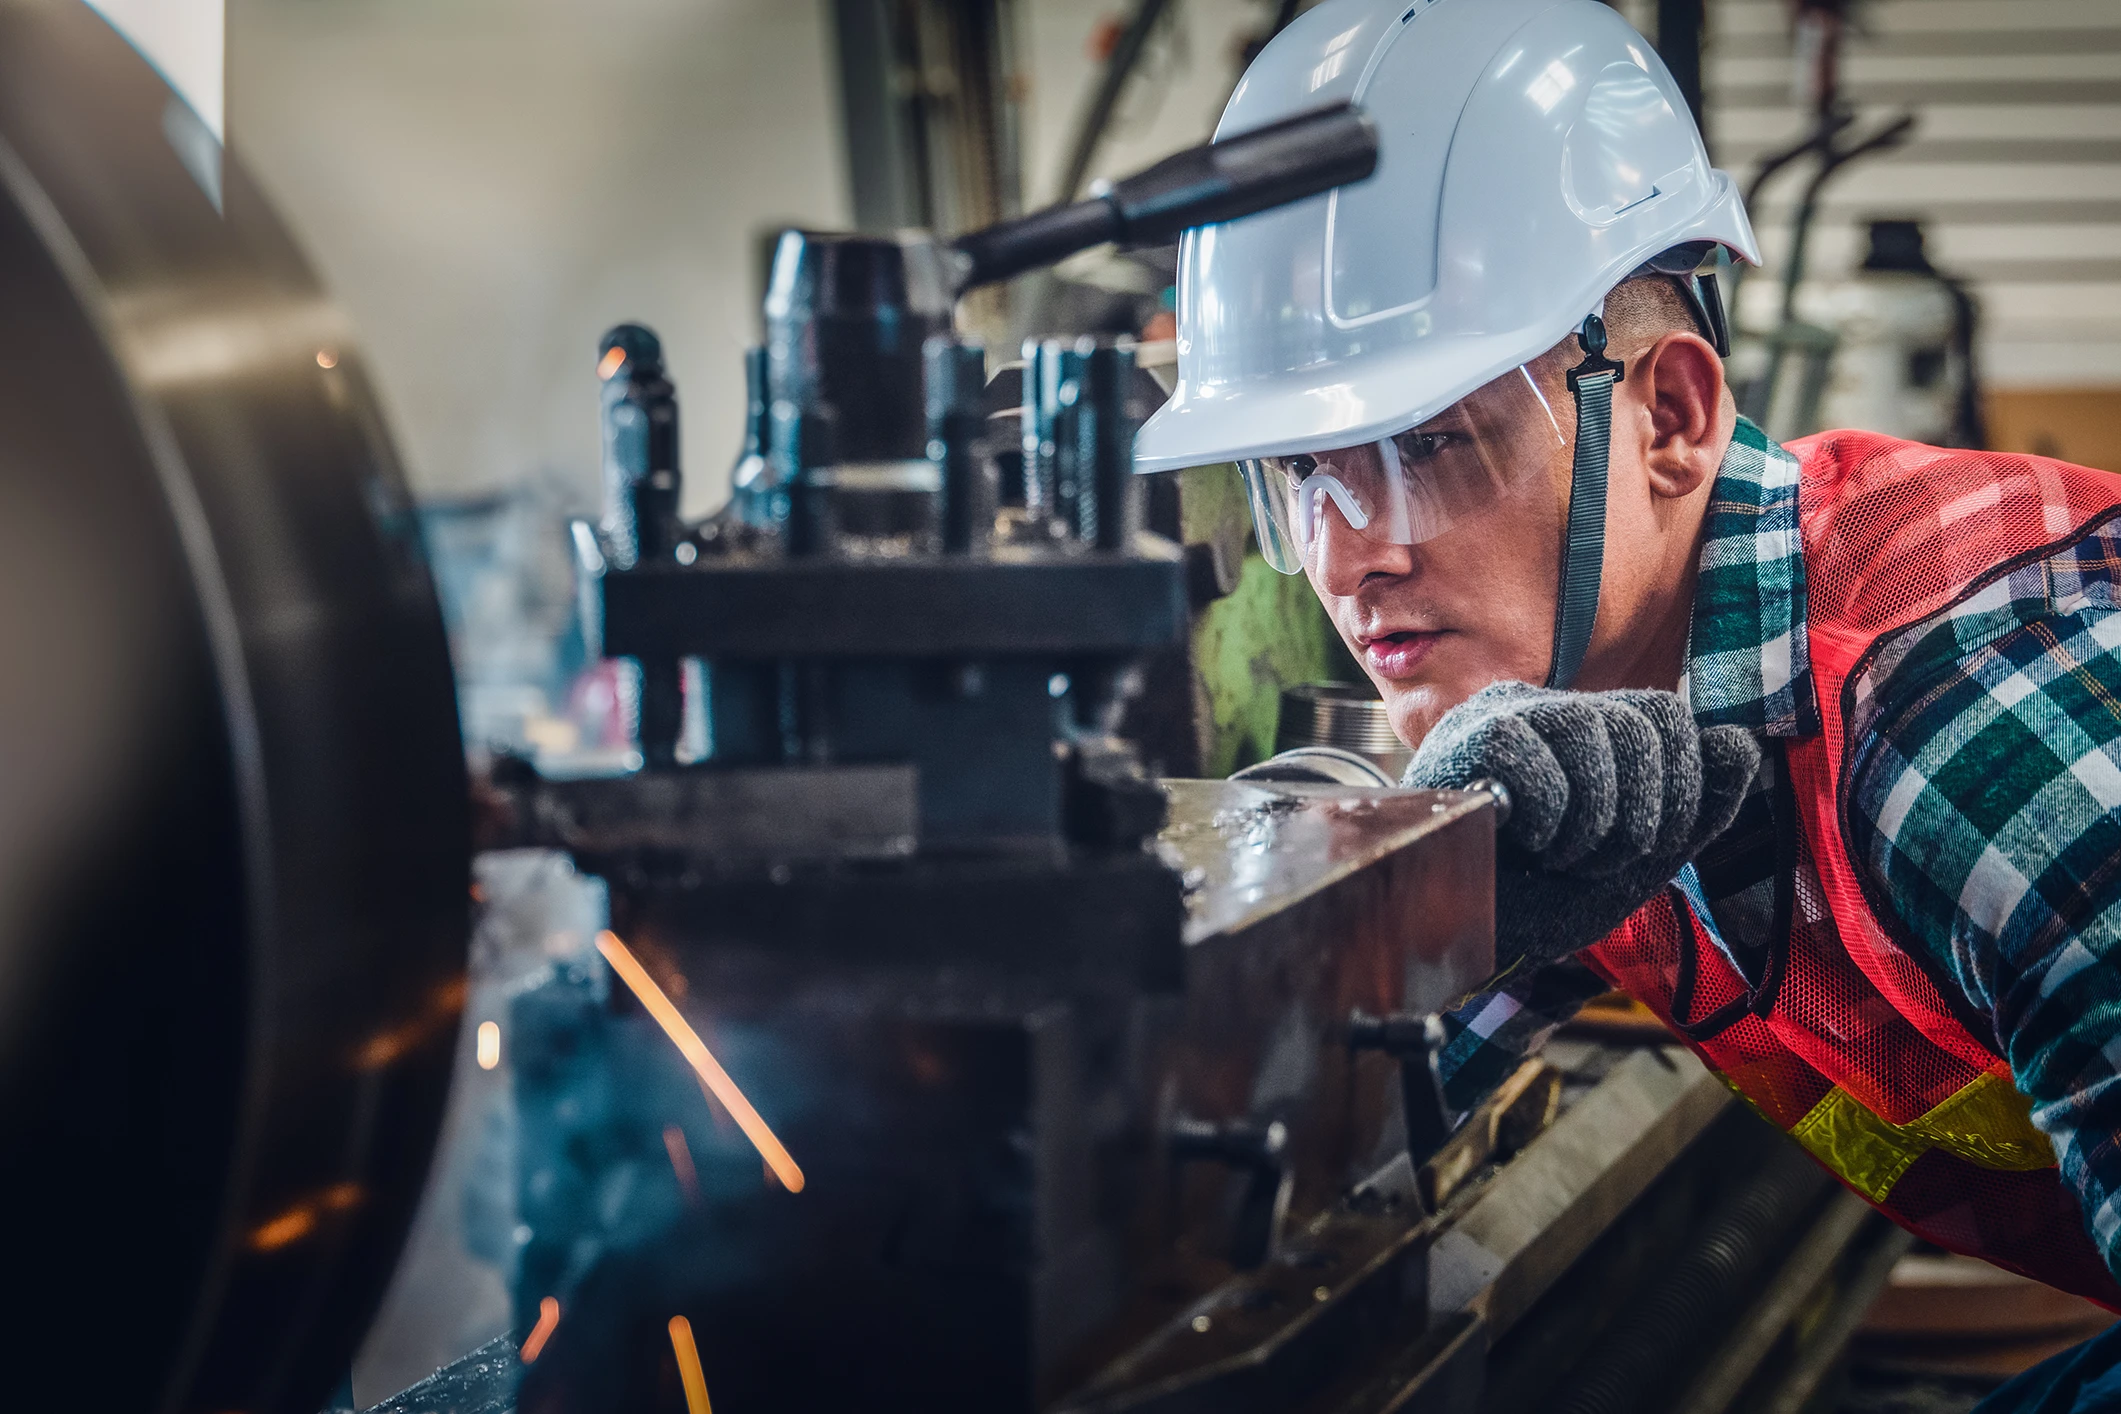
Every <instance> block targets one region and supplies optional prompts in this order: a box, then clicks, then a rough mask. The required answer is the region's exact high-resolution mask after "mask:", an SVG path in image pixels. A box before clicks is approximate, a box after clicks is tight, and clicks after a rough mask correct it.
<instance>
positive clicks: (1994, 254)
mask: <svg viewBox="0 0 2121 1414" xmlns="http://www.w3.org/2000/svg"><path fill="white" fill-rule="evenodd" d="M1624 8H1625V9H1627V10H1628V11H1629V12H1630V18H1636V19H1637V22H1638V23H1643V22H1644V21H1643V19H1641V18H1638V17H1637V15H1636V14H1635V13H1634V12H1635V11H1639V10H1643V9H1648V8H1653V7H1650V6H1648V5H1647V4H1645V3H1644V0H1632V3H1631V4H1629V5H1628V6H1625V7H1624ZM1708 20H1709V49H1708V66H1707V87H1708V114H1707V126H1708V138H1709V143H1710V148H1711V151H1712V152H1713V153H1714V154H1715V158H1716V161H1717V163H1718V165H1720V166H1723V167H1726V168H1728V169H1729V170H1731V171H1732V172H1733V173H1735V174H1737V176H1738V177H1739V179H1740V181H1745V180H1748V179H1749V178H1750V177H1751V174H1752V173H1753V171H1754V170H1755V169H1756V167H1757V165H1758V162H1759V159H1760V157H1761V156H1762V155H1763V154H1765V153H1768V152H1772V151H1774V150H1776V149H1778V148H1780V147H1783V146H1784V145H1786V144H1788V143H1789V142H1792V141H1794V140H1795V139H1796V138H1797V137H1798V136H1799V135H1800V134H1801V133H1802V132H1803V131H1804V130H1805V128H1806V126H1807V124H1808V118H1807V115H1806V114H1805V113H1804V112H1803V110H1802V109H1801V108H1800V107H1799V106H1798V105H1797V104H1796V103H1795V102H1794V101H1793V99H1792V84H1791V77H1792V64H1791V57H1790V50H1791V40H1790V19H1789V6H1788V4H1787V3H1786V0H1708ZM1855 26H1856V27H1855V30H1854V32H1852V33H1851V34H1850V36H1849V38H1848V44H1847V50H1846V55H1845V63H1844V66H1843V71H1842V87H1843V89H1844V91H1845V92H1846V93H1847V94H1848V95H1849V97H1850V98H1852V99H1853V100H1854V101H1855V103H1856V105H1857V109H1858V113H1859V119H1858V129H1857V130H1858V131H1869V130H1870V129H1871V128H1872V127H1874V126H1876V125H1879V124H1880V123H1882V121H1883V120H1885V119H1887V118H1890V117H1892V116H1894V115H1896V114H1898V113H1900V112H1901V111H1903V110H1912V111H1913V112H1914V113H1915V114H1916V119H1917V127H1916V129H1915V132H1914V134H1913V136H1912V139H1911V140H1910V141H1909V142H1908V143H1907V144H1906V145H1905V146H1903V147H1901V148H1899V149H1898V150H1896V151H1892V152H1888V153H1885V154H1882V155H1878V156H1875V157H1871V158H1867V159H1865V160H1864V161H1863V163H1862V165H1861V166H1860V167H1851V168H1849V169H1848V171H1847V172H1845V173H1844V174H1842V175H1841V176H1840V177H1839V178H1837V179H1836V181H1835V183H1834V184H1833V185H1832V186H1830V187H1828V188H1827V190H1826V193H1825V197H1824V203H1823V207H1822V213H1821V218H1820V222H1819V225H1818V227H1817V229H1816V230H1815V232H1814V245H1813V256H1812V260H1813V262H1814V263H1813V265H1812V269H1813V270H1815V271H1816V272H1817V273H1818V274H1819V275H1821V276H1824V277H1833V276H1836V275H1840V274H1844V273H1846V272H1847V271H1848V270H1850V269H1851V268H1852V267H1853V266H1854V265H1855V264H1856V263H1857V262H1858V261H1860V260H1861V259H1862V257H1863V249H1864V236H1863V224H1864V222H1865V221H1867V220H1868V219H1870V218H1872V217H1892V216H1916V217H1920V218H1922V219H1923V220H1925V222H1926V223H1927V224H1928V237H1929V242H1928V244H1929V251H1930V255H1931V258H1932V260H1933V261H1934V262H1935V263H1936V264H1937V265H1938V266H1939V268H1941V269H1944V270H1946V271H1948V272H1950V273H1953V274H1957V275H1961V276H1964V277H1967V278H1968V279H1970V281H1971V282H1972V284H1973V288H1974V292H1975V294H1976V295H1977V296H1978V298H1979V299H1980V301H1981V304H1982V309H1983V315H1984V326H1983V333H1982V341H1981V352H1982V365H1983V366H1982V373H1983V376H1984V378H1985V380H1986V382H1987V383H1988V385H1989V386H1990V387H1991V388H1992V389H1996V390H2006V391H2007V390H2011V389H2039V390H2049V389H2061V388H2070V389H2077V388H2090V387H2102V386H2116V385H2121V5H2116V4H2114V3H2113V0H2010V3H2009V4H1992V3H1987V0H1873V3H1868V4H1863V5H1859V6H1858V7H1857V9H1856V21H1855ZM1802 186H1803V178H1802V177H1801V176H1797V175H1795V174H1788V175H1786V177H1785V178H1783V179H1778V180H1777V182H1776V183H1775V184H1774V185H1773V186H1772V187H1771V188H1770V190H1769V192H1768V193H1767V199H1766V200H1764V201H1763V202H1762V204H1761V209H1760V210H1757V211H1755V212H1754V213H1753V219H1754V223H1755V225H1756V226H1757V227H1758V228H1759V232H1760V237H1761V245H1762V247H1763V251H1764V253H1765V254H1766V256H1767V258H1768V261H1769V265H1770V268H1771V269H1772V268H1773V267H1774V265H1775V263H1776V262H1778V261H1780V260H1782V259H1783V258H1784V256H1785V254H1786V251H1787V247H1788V222H1789V215H1790V211H1791V208H1792V206H1793V205H1794V203H1795V201H1796V198H1797V196H1798V194H1799V193H1800V191H1801V188H1802ZM1767 283H1768V282H1761V284H1762V286H1763V287H1764V286H1765V285H1766V284H1767Z"/></svg>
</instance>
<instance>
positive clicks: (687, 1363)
mask: <svg viewBox="0 0 2121 1414" xmlns="http://www.w3.org/2000/svg"><path fill="white" fill-rule="evenodd" d="M670 1348H671V1349H672V1350H675V1351H676V1352H677V1353H678V1378H679V1379H681V1380H683V1381H684V1382H685V1408H686V1410H687V1414H714V1406H713V1405H712V1404H709V1403H708V1402H707V1372H706V1371H705V1370H702V1369H701V1368H700V1347H699V1346H698V1345H697V1344H695V1343H694V1342H693V1339H692V1322H690V1321H688V1320H686V1319H685V1318H684V1317H683V1316H672V1317H671V1318H670Z"/></svg>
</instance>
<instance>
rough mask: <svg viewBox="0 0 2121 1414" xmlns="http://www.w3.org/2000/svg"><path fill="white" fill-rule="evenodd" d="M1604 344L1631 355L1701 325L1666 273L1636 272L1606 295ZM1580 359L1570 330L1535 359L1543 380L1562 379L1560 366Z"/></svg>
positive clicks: (1619, 353) (1615, 352)
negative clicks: (1665, 337)
mask: <svg viewBox="0 0 2121 1414" xmlns="http://www.w3.org/2000/svg"><path fill="white" fill-rule="evenodd" d="M1605 329H1606V340H1607V344H1606V347H1607V348H1608V349H1609V350H1610V351H1611V352H1612V354H1613V355H1614V356H1615V357H1632V356H1633V355H1635V354H1636V353H1639V352H1640V351H1642V350H1643V349H1645V348H1648V347H1649V346H1650V345H1651V344H1654V343H1656V342H1657V341H1658V340H1659V339H1661V338H1663V337H1664V336H1665V335H1667V334H1699V333H1700V332H1701V325H1700V324H1699V323H1697V322H1696V321H1695V319H1694V312H1693V311H1692V310H1691V309H1690V308H1688V306H1687V299H1686V296H1685V295H1683V294H1681V293H1680V292H1679V286H1678V284H1677V283H1676V282H1675V281H1674V280H1673V278H1672V277H1671V276H1669V275H1638V276H1636V277H1635V278H1634V279H1632V280H1623V281H1621V282H1620V284H1619V285H1617V286H1615V287H1614V288H1613V290H1612V291H1611V292H1610V293H1608V294H1607V295H1606V297H1605ZM1582 359H1583V349H1582V347H1581V346H1580V345H1578V344H1577V342H1576V335H1575V334H1574V333H1573V332H1572V333H1570V334H1567V335H1565V336H1564V337H1563V338H1562V341H1561V342H1560V343H1558V344H1556V345H1554V347H1553V348H1551V349H1549V350H1547V352H1546V353H1545V354H1543V355H1542V356H1541V357H1540V359H1539V360H1538V364H1537V366H1536V367H1537V371H1538V375H1539V378H1540V380H1541V381H1542V382H1547V381H1552V382H1553V383H1555V384H1556V385H1557V386H1558V385H1559V384H1560V382H1561V377H1562V373H1563V370H1565V369H1568V368H1571V367H1574V366H1575V365H1576V364H1577V363H1579V362H1581V361H1582Z"/></svg>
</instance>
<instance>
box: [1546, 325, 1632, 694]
mask: <svg viewBox="0 0 2121 1414" xmlns="http://www.w3.org/2000/svg"><path fill="white" fill-rule="evenodd" d="M1576 342H1577V343H1578V344H1579V345H1581V346H1582V348H1583V354H1584V358H1583V362H1581V363H1579V364H1577V365H1576V366H1575V367H1574V368H1572V369H1570V370H1569V393H1570V396H1572V397H1574V398H1575V399H1576V458H1575V466H1574V469H1573V471H1572V472H1571V474H1570V477H1569V525H1568V532H1567V534H1566V535H1565V536H1564V537H1563V538H1562V542H1561V593H1560V596H1559V597H1558V599H1557V600H1556V602H1555V605H1554V658H1553V662H1552V663H1551V664H1550V665H1549V666H1548V668H1547V686H1548V687H1567V686H1569V685H1570V684H1571V683H1573V682H1574V681H1575V680H1576V670H1577V669H1578V668H1581V667H1582V666H1583V655H1584V652H1585V650H1586V649H1588V648H1589V647H1590V646H1591V630H1592V628H1593V627H1595V626H1596V625H1597V622H1598V582H1599V577H1600V575H1601V574H1602V573H1603V571H1604V569H1605V496H1606V470H1607V467H1608V464H1609V461H1610V458H1611V455H1612V450H1613V385H1614V384H1615V383H1618V382H1621V381H1622V380H1623V379H1625V378H1626V377H1627V366H1626V365H1625V364H1621V363H1616V362H1614V361H1613V360H1612V359H1609V358H1607V357H1606V356H1605V345H1606V332H1605V320H1604V319H1602V318H1600V317H1599V316H1598V315H1597V314H1592V315H1590V316H1588V317H1587V318H1586V319H1585V320H1584V321H1583V328H1582V329H1581V330H1579V331H1578V332H1577V335H1576Z"/></svg>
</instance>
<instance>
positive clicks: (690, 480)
mask: <svg viewBox="0 0 2121 1414" xmlns="http://www.w3.org/2000/svg"><path fill="white" fill-rule="evenodd" d="M1117 13H1119V12H1118V10H1117V8H1116V7H1115V8H1114V9H1113V10H1111V11H1107V10H1106V9H1104V8H1103V7H1099V6H1085V5H1080V4H1076V3H1072V0H1028V3H1026V4H1025V5H1024V7H1023V9H1022V11H1021V19H1022V26H1021V29H1020V35H1021V38H1022V44H1023V60H1024V73H1025V76H1026V85H1027V87H1026V93H1027V112H1026V125H1025V134H1024V138H1025V155H1026V173H1027V188H1028V189H1027V192H1026V197H1027V200H1028V201H1029V202H1030V203H1032V204H1043V203H1045V202H1047V201H1050V200H1052V199H1053V197H1054V187H1055V184H1056V183H1057V182H1058V180H1059V172H1060V167H1061V164H1062V160H1063V153H1064V151H1065V149H1066V146H1067V143H1068V140H1069V136H1070V134H1071V133H1072V131H1073V128H1074V125H1075V121H1076V118H1077V115H1078V113H1079V111H1080V108H1081V106H1082V101H1083V97H1084V95H1085V94H1086V92H1087V91H1088V89H1089V86H1090V84H1091V83H1092V81H1093V80H1094V78H1095V76H1096V73H1097V69H1098V65H1099V63H1100V61H1101V57H1102V55H1101V51H1100V49H1099V40H1100V37H1101V35H1102V34H1103V33H1104V27H1105V26H1107V25H1108V23H1109V22H1110V20H1111V19H1112V18H1113V16H1114V15H1115V14H1117ZM1270 13H1271V7H1270V6H1268V5H1266V4H1264V3H1261V0H1184V3H1180V4H1175V5H1173V6H1172V8H1171V11H1170V14H1169V16H1168V18H1167V20H1166V22H1165V24H1164V25H1163V26H1162V28H1161V29H1160V31H1159V33H1158V37H1157V39H1156V42H1155V43H1154V45H1153V46H1152V48H1151V52H1150V55H1149V57H1148V61H1147V63H1146V65H1145V68H1144V70H1143V73H1142V76H1141V78H1140V79H1138V80H1137V82H1136V83H1135V84H1134V85H1133V86H1132V87H1131V89H1130V90H1129V92H1128V94H1127V96H1126V98H1125V100H1124V101H1123V103H1122V105H1121V109H1120V112H1119V115H1118V118H1117V121H1116V122H1115V124H1114V126H1113V128H1112V130H1111V134H1110V138H1109V140H1108V141H1107V142H1106V143H1105V144H1104V146H1103V147H1102V149H1101V150H1100V155H1099V158H1098V160H1097V161H1096V162H1095V163H1094V164H1093V167H1092V174H1093V176H1094V175H1099V174H1105V173H1123V172H1126V171H1129V170H1132V169H1133V168H1135V167H1138V166H1142V165H1145V164H1146V163H1148V162H1150V161H1152V160H1154V159H1155V158H1157V157H1161V156H1163V155H1164V154H1165V153H1167V152H1169V151H1171V150H1172V149H1174V148H1176V147H1180V146H1184V145H1186V144H1188V143H1192V142H1197V141H1200V140H1201V139H1202V138H1204V137H1206V136H1207V135H1208V133H1209V131H1210V130H1211V129H1212V127H1213V125H1214V121H1215V118H1216V116H1217V115H1218V114H1219V113H1220V111H1221V109H1222V104H1223V101H1224V99H1225V98H1226V97H1227V96H1228V94H1229V91H1230V89H1231V87H1232V86H1233V85H1234V84H1235V82H1236V78H1237V72H1238V47H1239V45H1240V44H1241V43H1242V38H1243V35H1244V34H1245V33H1246V32H1248V29H1251V28H1257V27H1259V26H1260V25H1262V24H1264V23H1265V22H1266V19H1267V17H1268V15H1269V14H1270ZM832 42H833V40H832V33H831V28H830V24H829V21H828V16H827V11H826V7H825V6H824V5H823V4H820V3H807V4H776V3H773V2H772V0H706V2H705V3H700V0H604V2H603V3H600V4H596V5H584V4H580V3H576V0H446V3H418V2H417V0H375V3H367V4H360V5H343V4H335V5H324V4H316V3H311V0H229V8H228V84H229V96H228V109H229V142H230V146H231V148H232V149H233V150H235V151H236V152H237V153H239V154H240V155H241V156H242V158H243V159H244V160H245V161H246V162H248V163H249V164H250V165H251V167H252V169H253V170H254V171H255V172H256V173H257V175H258V176H259V177H260V179H261V180H262V181H263V182H264V183H265V185H266V187H267V189H268V190H269V192H270V193H271V195H272V197H273V199H274V200H275V201H276V202H277V203H278V205H279V206H280V208H281V210H282V213H283V214H284V215H285V216H286V217H287V219H288V220H289V221H290V223H291V224H292V225H293V226H294V227H295V228H296V230H297V232H298V233H299V235H300V237H301V239H302V240H303V241H304V242H305V243H306V244H307V246H308V249H309V251H310V254H311V256H312V258H313V259H314V260H315V261H316V262H317V264H318V265H319V267H320V268H321V270H322V272H323V274H324V277H325V279H326V280H327V281H328V282H329V284H330V285H331V287H332V290H333V292H334V293H335V294H336V295H337V297H338V298H339V300H340V301H341V302H342V303H343V304H344V305H345V307H346V309H347V310H348V312H349V314H350V315H351V316H352V319H353V323H354V327H355V328H356V329H357V330H359V331H360V334H361V337H362V340H363V343H364V345H365V346H366V349H367V351H368V354H369V356H370V358H371V360H372V361H373V364H374V366H375V369H376V372H377V374H378V377H379V378H380V381H381V383H382V387H383V391H384V395H385V398H386V400H387V403H388V406H389V408H390V412H391V416H392V419H393V426H394V428H395V430H396V432H397V435H398V439H399V442H400V445H401V447H402V449H403V451H404V454H405V456H406V459H407V461H408V463H409V464H410V471H411V475H412V477H413V481H414V484H415V486H416V488H417V489H418V490H419V491H420V492H421V493H422V494H423V495H425V496H428V497H441V498H451V499H461V498H463V497H466V496H471V495H478V494H483V493H486V492H489V491H492V490H494V489H496V488H498V487H501V486H505V485H510V484H514V483H519V482H522V481H524V480H527V479H531V478H534V477H539V476H544V477H549V478H553V479H556V480H558V481H559V482H561V483H563V484H564V485H565V486H566V487H568V488H569V489H570V490H571V491H573V492H574V493H575V494H578V495H579V497H580V498H581V500H582V503H583V504H585V505H586V504H588V503H589V501H590V499H591V498H592V497H593V495H594V484H595V478H594V467H595V454H596V432H595V408H596V401H595V394H594V390H593V386H594V385H593V379H592V372H591V369H592V366H593V362H594V356H595V347H594V346H595V340H596V337H597V335H598V334H599V333H601V332H602V331H603V330H604V329H605V328H606V327H608V326H609V325H610V324H612V323H614V322H616V321H617V320H619V319H621V318H629V317H630V318H639V319H645V320H647V321H648V322H649V323H651V324H653V325H654V326H655V327H656V328H657V329H658V331H659V332H660V333H661V334H662V335H663V338H664V340H665V343H666V346H667V348H668V351H669V358H670V364H671V368H672V372H673V374H674V375H675V376H676V378H677V380H678V385H679V391H680V395H681V397H682V399H683V402H684V447H683V451H684V458H685V467H686V474H687V487H686V491H687V496H686V503H687V504H686V510H687V512H688V513H689V514H699V513H701V512H703V511H704V510H706V509H708V508H709V507H711V506H712V505H714V504H716V503H718V502H719V501H720V500H721V499H722V497H723V495H724V494H726V477H727V470H728V464H729V462H730V461H731V459H732V458H733V456H734V453H735V450H736V445H737V440H738V437H739V434H740V428H741V422H740V419H741V414H742V407H741V400H742V396H743V379H742V375H741V372H740V368H739V364H738V358H739V355H740V352H741V350H742V349H743V347H744V345H745V344H746V343H748V342H750V341H751V340H752V339H754V338H755V337H756V325H757V316H756V310H755V308H754V304H755V300H756V289H755V284H756V274H755V256H754V242H755V239H756V236H757V233H758V232H759V231H760V230H762V229H764V228H767V227H770V226H772V225H774V224H777V223H781V222H801V223H809V224H816V225H825V226H844V225H846V224H848V222H849V220H850V215H851V213H850V203H849V187H848V180H847V174H846V171H845V164H844V156H843V147H842V143H841V139H840V131H839V123H840V118H839V101H838V94H837V92H836V90H835V79H834V77H833V74H834V66H833V51H832V48H831V45H832Z"/></svg>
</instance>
